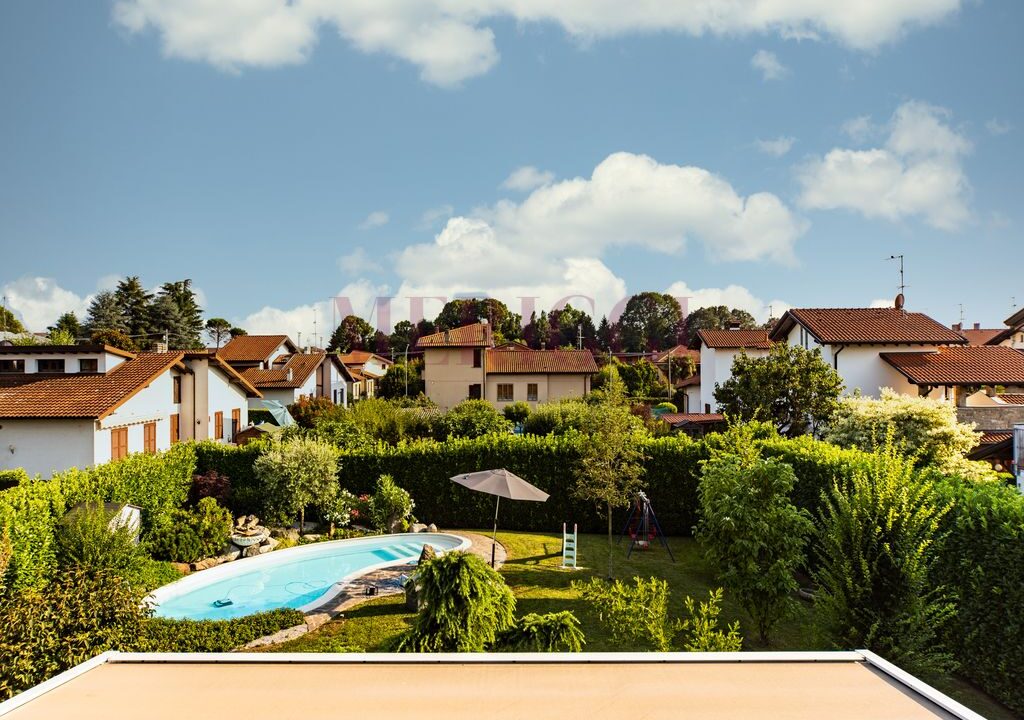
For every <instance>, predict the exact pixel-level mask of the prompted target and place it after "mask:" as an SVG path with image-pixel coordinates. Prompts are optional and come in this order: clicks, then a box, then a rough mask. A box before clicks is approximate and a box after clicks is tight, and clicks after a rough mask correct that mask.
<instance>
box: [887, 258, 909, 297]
mask: <svg viewBox="0 0 1024 720" xmlns="http://www.w3.org/2000/svg"><path fill="white" fill-rule="evenodd" d="M889 259H890V260H899V261H900V292H899V295H897V296H896V309H897V310H902V309H903V305H904V303H905V302H906V297H905V295H904V292H905V291H906V289H907V286H906V283H905V282H904V279H903V256H902V255H890V256H889Z"/></svg>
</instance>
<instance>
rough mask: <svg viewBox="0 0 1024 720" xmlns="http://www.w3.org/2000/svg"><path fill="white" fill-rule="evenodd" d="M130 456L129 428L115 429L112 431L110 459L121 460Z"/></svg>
mask: <svg viewBox="0 0 1024 720" xmlns="http://www.w3.org/2000/svg"><path fill="white" fill-rule="evenodd" d="M127 454H128V428H126V427H123V428H113V429H112V430H111V431H110V459H111V460H120V459H121V458H123V457H125V456H126V455H127Z"/></svg>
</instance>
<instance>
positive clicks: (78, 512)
mask: <svg viewBox="0 0 1024 720" xmlns="http://www.w3.org/2000/svg"><path fill="white" fill-rule="evenodd" d="M111 517H112V513H110V512H109V511H108V510H107V509H106V508H105V507H104V506H103V505H101V504H98V503H86V504H84V505H81V506H79V507H77V508H75V509H74V510H72V511H71V512H69V513H68V514H67V515H66V516H65V517H64V518H63V519H62V520H61V521H60V522H59V523H58V524H57V530H56V533H55V534H54V549H55V551H56V553H57V563H58V564H59V566H60V567H61V568H62V569H66V568H70V567H78V568H80V569H82V570H86V571H89V572H93V573H96V572H100V571H108V572H110V573H111V574H112V575H116V576H118V577H120V578H121V579H123V580H126V581H128V582H129V583H130V584H132V585H133V586H135V587H138V586H140V585H141V575H142V569H143V566H144V564H145V561H146V556H145V554H144V553H143V551H142V549H141V548H140V547H139V546H138V545H137V544H136V538H135V532H134V531H133V530H132V529H131V528H128V527H125V526H122V527H119V528H117V529H115V530H111V528H110V521H111Z"/></svg>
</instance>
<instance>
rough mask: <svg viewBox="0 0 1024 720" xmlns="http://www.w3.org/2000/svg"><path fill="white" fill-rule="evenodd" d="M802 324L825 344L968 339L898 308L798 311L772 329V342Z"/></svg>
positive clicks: (960, 342) (930, 342)
mask: <svg viewBox="0 0 1024 720" xmlns="http://www.w3.org/2000/svg"><path fill="white" fill-rule="evenodd" d="M796 323H800V324H801V325H803V326H804V327H805V328H807V330H808V331H810V333H811V334H812V335H814V337H816V338H817V339H818V340H819V341H820V342H822V343H824V344H829V345H832V344H854V345H964V344H966V343H967V341H966V340H965V339H964V337H963V336H962V335H961V334H960V333H958V332H956V331H955V330H953V329H952V328H948V327H946V326H945V325H943V324H942V323H940V322H937V321H935V320H932V319H931V318H930V317H928V316H927V315H925V314H923V313H911V312H905V311H903V310H897V309H896V308H795V309H793V310H788V311H787V312H786V314H785V315H783V316H782V318H781V319H780V320H779V322H777V323H776V324H775V327H774V328H772V332H771V339H772V340H780V339H782V338H785V337H786V336H788V335H789V332H790V330H791V329H792V328H793V326H794V324H796Z"/></svg>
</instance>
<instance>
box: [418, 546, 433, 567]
mask: <svg viewBox="0 0 1024 720" xmlns="http://www.w3.org/2000/svg"><path fill="white" fill-rule="evenodd" d="M436 557H437V553H436V552H435V551H434V546H433V545H424V546H423V550H422V551H420V559H419V562H418V563H417V564H418V565H422V564H423V563H425V562H426V561H427V560H433V559H434V558H436Z"/></svg>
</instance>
